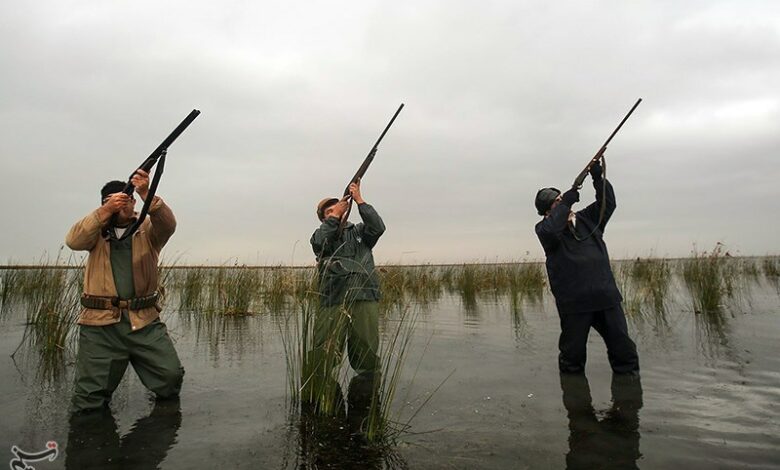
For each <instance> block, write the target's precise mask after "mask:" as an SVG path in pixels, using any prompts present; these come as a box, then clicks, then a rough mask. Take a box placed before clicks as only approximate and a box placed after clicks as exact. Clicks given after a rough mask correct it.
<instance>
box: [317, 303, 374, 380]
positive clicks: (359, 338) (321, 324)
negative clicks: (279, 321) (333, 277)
mask: <svg viewBox="0 0 780 470" xmlns="http://www.w3.org/2000/svg"><path fill="white" fill-rule="evenodd" d="M345 342H346V344H347V356H348V357H349V364H350V365H351V366H352V368H353V369H355V372H357V373H358V374H361V373H366V372H374V371H376V370H378V368H379V355H378V354H379V304H378V303H377V302H374V301H366V300H363V301H356V302H352V303H351V304H349V305H345V306H342V305H339V306H334V307H323V308H321V309H320V311H319V312H317V316H316V317H315V319H314V350H315V351H318V350H319V351H318V352H319V353H320V354H327V355H331V354H332V355H333V358H334V359H335V364H336V365H338V364H340V363H341V357H342V356H341V355H342V354H343V351H344V343H345Z"/></svg>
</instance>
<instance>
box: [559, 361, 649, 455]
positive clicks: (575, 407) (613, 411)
mask: <svg viewBox="0 0 780 470" xmlns="http://www.w3.org/2000/svg"><path fill="white" fill-rule="evenodd" d="M561 389H562V390H563V405H564V406H565V407H566V411H567V413H568V416H569V452H568V454H566V468H567V469H579V468H583V469H584V468H587V469H592V468H599V469H606V468H620V469H625V468H638V467H637V464H636V462H637V460H638V459H639V458H640V457H641V456H642V454H641V453H640V452H639V438H640V435H639V410H640V409H641V408H642V384H641V382H640V379H639V377H633V376H626V375H617V374H615V375H613V376H612V406H611V407H610V409H609V410H607V411H606V413H604V414H602V413H598V412H596V410H594V409H593V400H592V398H591V395H590V387H589V385H588V379H587V378H586V377H585V375H580V374H561ZM599 415H602V416H603V417H602V418H601V419H599Z"/></svg>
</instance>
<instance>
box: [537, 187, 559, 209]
mask: <svg viewBox="0 0 780 470" xmlns="http://www.w3.org/2000/svg"><path fill="white" fill-rule="evenodd" d="M559 194H561V191H560V190H558V189H557V188H542V189H540V190H539V192H537V193H536V199H535V200H534V205H535V206H536V211H537V212H538V213H539V215H544V214H546V213H547V211H549V210H550V207H551V206H552V204H553V202H555V198H557V197H558V195H559Z"/></svg>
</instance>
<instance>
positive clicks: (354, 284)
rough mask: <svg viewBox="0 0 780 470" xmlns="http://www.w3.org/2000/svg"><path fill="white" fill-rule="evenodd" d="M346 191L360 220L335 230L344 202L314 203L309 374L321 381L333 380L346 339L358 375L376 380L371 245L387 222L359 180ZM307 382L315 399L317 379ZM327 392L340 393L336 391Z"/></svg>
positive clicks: (374, 279)
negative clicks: (315, 305) (314, 302)
mask: <svg viewBox="0 0 780 470" xmlns="http://www.w3.org/2000/svg"><path fill="white" fill-rule="evenodd" d="M349 193H350V196H351V197H352V199H353V201H354V202H355V203H357V206H358V211H359V212H360V217H361V218H362V219H363V223H360V224H357V225H353V224H351V223H348V222H346V223H345V224H344V228H343V232H342V233H339V225H340V224H341V221H342V218H343V217H345V216H346V214H347V208H348V201H347V199H346V198H344V199H341V200H339V199H336V198H326V199H323V200H322V201H321V202H320V203H319V204H318V205H317V216H318V217H319V219H320V222H321V225H320V227H319V228H318V229H317V230H316V231H315V232H314V234H313V235H312V237H311V246H312V248H313V250H314V253H315V255H316V256H317V262H318V273H319V294H320V298H319V301H320V302H319V309H318V310H317V312H316V316H315V319H314V341H313V343H314V344H313V350H312V354H311V355H310V356H309V358H308V368H309V369H308V371H307V375H311V376H313V377H314V378H315V379H316V378H321V379H323V380H325V381H329V380H330V379H331V377H330V376H331V375H332V374H333V372H334V371H335V370H336V369H337V368H338V366H339V365H340V364H341V357H342V354H343V349H344V343H345V342H346V345H347V356H348V357H349V363H350V365H351V366H352V368H353V369H355V371H356V372H357V373H358V375H362V376H364V378H366V379H371V380H375V379H376V378H377V375H378V369H379V357H378V352H379V304H378V301H379V296H380V292H379V279H378V276H377V274H376V270H375V267H374V257H373V254H372V252H371V250H372V249H373V248H374V246H375V245H376V243H377V241H378V240H379V237H380V236H381V235H382V234H383V233H384V231H385V225H384V223H383V222H382V218H381V217H379V214H377V212H376V210H374V208H373V207H372V206H371V205H370V204H368V203H366V201H365V200H364V199H363V196H362V195H361V192H360V182H358V183H353V184H350V185H349ZM306 382H307V383H309V384H310V385H311V386H309V387H308V388H307V389H305V392H306V393H304V399H305V400H309V401H313V402H317V395H319V393H318V391H317V390H318V387H319V385H318V384H320V383H319V382H317V381H316V380H315V381H308V380H307V381H306ZM329 388H330V389H334V388H335V387H329ZM307 393H308V396H306V394H307ZM330 396H331V399H332V398H339V397H336V396H335V393H334V394H331V395H330ZM319 405H322V403H320V404H319ZM319 405H318V406H319ZM328 406H329V405H328Z"/></svg>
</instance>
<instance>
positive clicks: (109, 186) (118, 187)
mask: <svg viewBox="0 0 780 470" xmlns="http://www.w3.org/2000/svg"><path fill="white" fill-rule="evenodd" d="M126 184H127V183H125V182H124V181H118V180H114V181H109V182H108V183H106V184H105V185H104V186H103V189H101V190H100V203H101V204H102V203H103V201H105V200H106V198H107V197H108V196H109V195H110V194H114V193H121V192H122V191H123V190H124V189H125V185H126Z"/></svg>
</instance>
